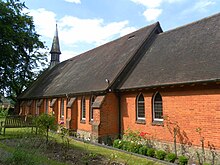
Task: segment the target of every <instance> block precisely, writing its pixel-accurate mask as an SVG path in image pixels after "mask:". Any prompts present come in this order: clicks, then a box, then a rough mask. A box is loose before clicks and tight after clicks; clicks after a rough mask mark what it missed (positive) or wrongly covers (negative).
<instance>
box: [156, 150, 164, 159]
mask: <svg viewBox="0 0 220 165" xmlns="http://www.w3.org/2000/svg"><path fill="white" fill-rule="evenodd" d="M166 154H167V153H166V152H165V151H163V150H158V151H156V154H155V156H156V158H157V159H159V160H164V158H165V156H166Z"/></svg>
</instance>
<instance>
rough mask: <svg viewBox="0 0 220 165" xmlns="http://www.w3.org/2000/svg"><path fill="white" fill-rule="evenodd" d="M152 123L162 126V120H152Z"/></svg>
mask: <svg viewBox="0 0 220 165" xmlns="http://www.w3.org/2000/svg"><path fill="white" fill-rule="evenodd" d="M152 125H153V126H164V123H163V121H153V122H152Z"/></svg>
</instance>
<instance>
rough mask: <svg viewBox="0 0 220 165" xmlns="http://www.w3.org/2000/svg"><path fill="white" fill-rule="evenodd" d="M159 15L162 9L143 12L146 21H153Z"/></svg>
mask: <svg viewBox="0 0 220 165" xmlns="http://www.w3.org/2000/svg"><path fill="white" fill-rule="evenodd" d="M161 13H162V9H147V10H145V11H144V13H143V15H144V16H145V18H146V19H147V21H155V20H156V19H157V18H158V17H159V16H160V14H161Z"/></svg>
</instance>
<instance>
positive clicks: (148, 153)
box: [147, 148, 155, 157]
mask: <svg viewBox="0 0 220 165" xmlns="http://www.w3.org/2000/svg"><path fill="white" fill-rule="evenodd" d="M154 155H155V149H153V148H149V149H148V150H147V156H150V157H154Z"/></svg>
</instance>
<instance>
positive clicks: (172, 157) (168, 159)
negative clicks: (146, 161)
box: [165, 153, 177, 163]
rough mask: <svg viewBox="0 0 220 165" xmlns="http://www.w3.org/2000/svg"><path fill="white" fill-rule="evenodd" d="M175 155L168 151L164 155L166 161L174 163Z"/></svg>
mask: <svg viewBox="0 0 220 165" xmlns="http://www.w3.org/2000/svg"><path fill="white" fill-rule="evenodd" d="M176 158H177V156H176V154H174V153H168V154H167V155H166V157H165V160H167V161H168V162H172V163H174V162H175V160H176Z"/></svg>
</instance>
